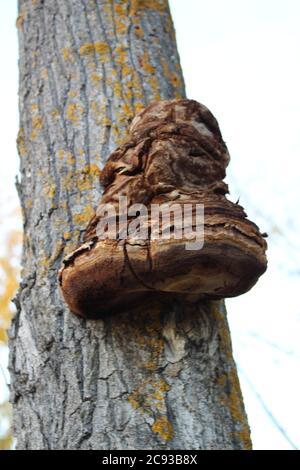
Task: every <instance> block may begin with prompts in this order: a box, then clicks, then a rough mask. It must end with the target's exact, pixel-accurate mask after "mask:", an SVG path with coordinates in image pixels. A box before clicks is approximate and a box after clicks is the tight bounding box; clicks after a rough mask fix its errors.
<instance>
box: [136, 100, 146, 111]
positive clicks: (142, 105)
mask: <svg viewBox="0 0 300 470" xmlns="http://www.w3.org/2000/svg"><path fill="white" fill-rule="evenodd" d="M144 108H145V105H144V103H142V102H141V101H137V102H136V103H134V111H135V113H136V114H137V113H139V112H140V111H142V110H143V109H144Z"/></svg>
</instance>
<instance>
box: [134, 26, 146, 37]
mask: <svg viewBox="0 0 300 470" xmlns="http://www.w3.org/2000/svg"><path fill="white" fill-rule="evenodd" d="M133 31H134V34H135V35H136V37H137V38H142V37H143V36H144V31H143V29H142V28H141V26H140V25H139V24H136V25H135V26H134V27H133Z"/></svg>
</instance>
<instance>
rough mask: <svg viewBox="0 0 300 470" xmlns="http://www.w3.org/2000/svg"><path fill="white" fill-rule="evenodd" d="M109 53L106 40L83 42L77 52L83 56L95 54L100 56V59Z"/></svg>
mask: <svg viewBox="0 0 300 470" xmlns="http://www.w3.org/2000/svg"><path fill="white" fill-rule="evenodd" d="M108 53H109V45H108V44H107V43H106V42H100V41H99V42H91V43H87V44H83V45H82V46H81V47H80V49H79V54H80V55H83V56H88V55H91V54H96V55H99V56H100V57H101V59H102V60H104V59H106V58H107V55H108Z"/></svg>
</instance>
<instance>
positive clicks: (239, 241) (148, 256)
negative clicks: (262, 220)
mask: <svg viewBox="0 0 300 470" xmlns="http://www.w3.org/2000/svg"><path fill="white" fill-rule="evenodd" d="M228 162H229V154H228V151H227V148H226V145H225V143H224V142H223V140H222V136H221V133H220V130H219V126H218V123H217V121H216V119H215V118H214V117H213V115H212V114H211V113H210V111H209V110H208V109H207V108H206V107H205V106H203V105H201V104H199V103H197V102H196V101H193V100H172V101H161V102H157V103H154V104H151V105H150V106H148V107H147V108H146V109H145V110H144V111H142V112H141V113H140V114H139V115H137V116H136V117H135V119H134V120H133V122H132V124H131V127H130V132H129V138H128V140H127V141H126V142H125V143H124V144H123V145H122V146H121V147H119V148H118V149H116V150H115V151H114V152H113V153H112V154H111V155H110V157H109V159H108V161H107V163H106V165H105V167H104V169H103V171H102V173H101V177H100V180H101V184H102V186H103V187H104V193H103V196H102V199H101V201H100V204H99V208H98V210H97V212H96V215H95V216H94V217H93V218H92V220H91V221H90V223H89V225H88V227H87V229H86V233H85V239H84V241H83V243H82V244H81V246H79V247H78V248H77V249H76V250H75V251H74V252H73V253H71V254H70V255H68V256H67V257H66V258H65V259H64V261H63V266H62V268H61V270H60V273H59V282H60V287H61V291H62V294H63V296H64V299H65V301H66V303H67V304H68V305H69V307H70V310H71V311H72V312H73V313H75V314H78V315H81V316H84V317H86V318H103V317H104V316H106V315H109V314H111V313H115V312H118V311H121V310H124V309H126V308H131V307H135V306H137V305H143V304H142V302H143V301H144V300H145V299H146V298H147V299H150V300H151V298H154V297H159V298H161V299H165V300H166V301H168V299H173V298H176V297H178V298H181V299H186V300H193V301H195V300H198V299H220V298H224V297H234V296H237V295H240V294H243V293H245V292H247V291H248V290H249V289H251V287H252V286H253V285H254V284H255V283H256V282H257V280H258V278H259V276H260V275H261V274H262V273H263V272H264V271H265V270H266V266H267V261H266V256H265V251H266V242H265V240H264V238H263V236H262V234H261V233H260V231H259V229H258V227H257V226H256V225H255V224H254V223H253V222H251V221H249V220H248V219H247V216H246V214H245V212H244V210H243V208H242V207H241V206H239V205H238V204H235V203H233V202H231V201H229V200H228V199H227V198H226V194H227V193H228V187H227V185H226V184H225V183H224V182H223V179H224V177H225V169H226V166H227V164H228ZM120 196H121V197H122V198H123V199H124V200H125V201H126V205H127V206H126V207H127V209H129V208H130V207H131V206H132V205H134V204H140V205H142V206H143V207H146V208H149V214H150V207H152V205H153V204H156V205H162V204H167V205H168V206H172V205H174V204H176V205H177V208H178V207H179V208H182V209H183V208H184V206H185V205H187V204H188V205H189V207H191V208H192V209H191V211H192V223H191V225H192V226H193V228H195V227H194V225H195V224H196V221H195V220H196V219H195V214H194V211H195V207H196V206H197V205H203V207H204V224H203V226H202V228H203V230H204V243H203V246H202V245H201V246H200V247H199V248H198V249H187V242H189V241H190V239H189V240H188V239H187V238H186V237H185V235H184V234H183V235H182V237H180V238H178V237H177V238H175V236H172V233H173V232H174V230H175V229H174V227H175V226H176V217H177V215H176V214H177V213H176V214H175V212H174V215H173V216H172V217H171V218H170V220H169V226H168V227H167V228H168V229H169V233H171V236H170V237H169V238H166V237H165V238H162V237H161V235H162V233H163V232H164V230H165V229H166V227H165V225H163V224H162V222H161V221H160V222H159V224H158V226H156V233H155V236H154V230H153V227H151V225H150V226H149V219H148V218H147V217H145V216H142V214H141V213H137V214H135V215H129V216H128V218H127V221H125V225H126V224H127V226H128V224H130V223H132V222H135V221H136V220H137V219H138V223H137V224H136V226H137V227H138V229H139V230H137V232H136V233H135V232H132V233H131V234H130V235H128V236H127V237H125V238H124V237H120V236H118V237H110V236H109V229H107V232H106V237H105V238H103V237H102V236H99V231H98V228H99V225H101V222H102V225H103V219H104V217H105V216H104V215H103V214H104V213H103V207H106V205H110V207H113V208H114V209H115V213H116V219H117V222H118V223H119V224H121V222H120V221H121V220H122V216H123V212H122V214H120ZM123 209H124V208H123ZM179 212H180V211H179ZM147 223H148V225H147ZM143 224H145V225H147V227H148V231H147V237H145V238H144V239H141V238H140V237H139V236H138V232H139V231H140V230H141V226H143ZM127 226H126V227H127ZM126 227H125V229H126ZM125 231H126V230H125ZM123 232H124V222H123ZM139 233H140V232H139ZM119 235H120V234H119Z"/></svg>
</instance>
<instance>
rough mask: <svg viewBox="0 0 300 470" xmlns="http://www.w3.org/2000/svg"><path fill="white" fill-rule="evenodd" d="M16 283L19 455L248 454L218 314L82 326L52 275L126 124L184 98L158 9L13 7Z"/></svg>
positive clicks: (151, 311)
mask: <svg viewBox="0 0 300 470" xmlns="http://www.w3.org/2000/svg"><path fill="white" fill-rule="evenodd" d="M17 24H18V28H19V37H20V120H21V126H20V132H19V136H18V148H19V153H20V158H21V177H22V179H21V182H20V184H18V189H19V193H20V199H21V204H22V208H23V217H24V251H23V273H22V282H21V286H20V290H19V294H18V296H17V300H16V304H17V313H16V315H15V318H14V320H13V324H12V327H11V330H10V372H11V401H12V404H13V408H14V434H15V437H16V439H17V447H18V448H19V449H248V448H249V447H250V445H251V444H250V437H249V429H248V424H247V419H246V415H245V411H244V407H243V401H242V397H241V392H240V388H239V382H238V379H237V374H236V367H235V364H234V361H233V358H232V350H231V343H230V335H229V329H228V325H227V321H226V312H225V308H224V305H223V303H218V302H211V303H208V302H206V303H204V302H203V303H199V304H198V305H192V304H180V303H176V304H175V303H172V304H171V303H170V305H168V306H166V305H165V304H164V305H162V304H159V303H157V304H147V303H145V304H144V305H141V306H140V310H139V311H138V312H137V311H134V312H124V313H122V314H120V315H118V316H115V317H112V318H111V319H109V320H105V321H85V320H82V319H79V318H77V317H75V316H74V315H72V314H70V312H69V311H68V309H67V308H66V306H65V305H64V303H63V302H62V299H61V296H60V293H59V289H58V282H57V271H58V269H59V267H60V264H61V260H62V258H63V256H64V255H65V254H67V253H68V252H70V251H72V250H73V249H74V248H75V247H76V246H77V244H78V242H79V241H80V240H81V239H82V235H83V233H84V229H85V226H86V224H87V222H88V220H89V219H90V217H91V216H92V214H93V211H94V208H95V207H96V204H97V202H98V201H99V198H100V194H101V188H100V186H99V182H98V176H99V173H100V168H101V166H103V163H104V162H105V159H106V158H107V157H108V155H109V153H110V151H112V150H113V149H114V148H115V147H116V146H117V145H119V144H120V142H121V141H122V139H124V137H125V136H126V129H127V127H128V124H129V122H130V121H131V119H132V117H133V116H134V115H135V113H136V112H138V111H139V110H141V109H142V108H143V107H145V105H146V104H147V103H149V102H150V101H153V100H159V99H170V98H174V97H178V98H179V97H183V96H184V94H185V91H184V83H183V78H182V74H181V68H180V63H179V57H178V53H177V49H176V40H175V33H174V29H173V24H172V20H171V16H170V12H169V7H168V4H167V1H165V0H146V1H145V0H131V1H130V0H128V1H124V0H119V1H117V0H115V1H112V0H64V1H58V0H20V1H19V17H18V20H17Z"/></svg>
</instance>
